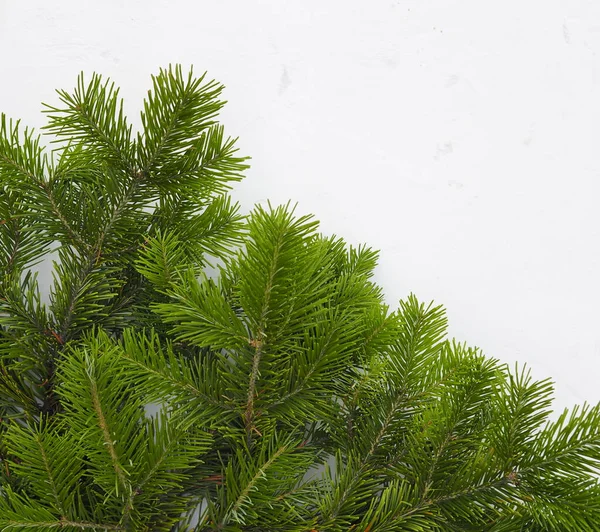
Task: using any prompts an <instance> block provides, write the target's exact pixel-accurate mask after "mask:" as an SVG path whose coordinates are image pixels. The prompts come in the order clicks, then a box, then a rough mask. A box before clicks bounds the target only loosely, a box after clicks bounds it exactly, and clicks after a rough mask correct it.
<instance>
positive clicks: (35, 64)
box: [0, 0, 600, 407]
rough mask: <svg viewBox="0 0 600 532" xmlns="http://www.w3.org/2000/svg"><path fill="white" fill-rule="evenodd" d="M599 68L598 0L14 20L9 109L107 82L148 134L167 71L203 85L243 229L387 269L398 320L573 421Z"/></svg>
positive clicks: (19, 15)
mask: <svg viewBox="0 0 600 532" xmlns="http://www.w3.org/2000/svg"><path fill="white" fill-rule="evenodd" d="M599 52H600V3H599V2H598V1H597V0H585V1H584V0H563V1H558V0H531V1H529V2H523V1H518V0H506V1H505V2H487V1H482V0H462V1H461V2H447V1H444V0H429V1H427V2H423V1H422V0H421V1H417V0H415V1H398V2H392V1H383V0H370V1H368V2H365V1H362V0H344V1H341V0H337V1H325V0H301V1H300V0H287V1H281V0H272V1H248V0H237V1H219V2H214V1H210V2H209V1H191V0H189V1H186V2H183V1H169V2H167V1H158V0H144V1H129V2H124V1H121V2H117V1H114V0H111V1H107V0H105V1H103V2H91V1H82V0H62V1H60V2H58V1H54V2H52V1H48V0H45V1H40V0H28V1H27V2H17V1H11V0H0V54H1V60H0V110H2V111H4V112H6V113H7V114H9V115H11V116H13V117H20V118H22V119H23V120H24V122H25V123H28V124H31V125H35V126H39V125H41V124H43V117H42V115H41V114H40V113H39V112H38V111H39V109H40V106H39V102H40V101H46V102H53V101H55V96H54V93H53V91H54V89H55V88H58V87H62V88H70V87H72V86H73V84H74V81H75V78H76V76H77V74H78V72H79V71H81V70H84V71H86V72H91V71H93V70H96V71H98V72H101V73H104V74H106V75H108V76H110V77H111V78H113V79H114V80H115V81H116V82H117V84H119V85H120V86H121V87H122V94H123V95H124V96H125V98H126V103H127V109H128V112H129V114H130V115H132V116H137V112H138V109H139V108H140V104H141V99H142V97H143V95H144V93H145V90H146V89H147V88H148V87H149V75H150V74H151V73H154V72H156V71H157V69H158V67H160V66H165V65H167V64H168V63H170V62H181V63H183V64H184V65H185V66H188V65H190V64H194V65H195V67H196V70H197V71H198V72H201V71H203V70H207V71H208V72H209V74H210V76H211V77H214V78H216V79H218V80H220V81H222V82H224V83H225V84H226V86H227V91H226V97H227V99H228V100H229V101H230V103H229V104H228V106H227V107H226V110H225V112H224V113H223V121H224V123H225V124H226V126H227V127H228V131H229V133H230V134H233V135H236V136H237V135H239V136H240V144H239V145H240V147H241V149H242V151H243V152H244V153H245V154H248V155H251V156H252V157H253V160H252V169H251V170H250V171H249V172H248V174H247V175H248V177H247V180H246V181H245V182H244V183H243V184H242V185H241V186H239V188H238V189H237V191H236V193H235V197H236V198H237V199H239V200H240V201H241V202H242V204H243V206H244V209H245V210H248V209H249V208H250V207H251V205H252V204H253V203H254V202H257V201H265V200H266V199H267V198H270V199H271V200H272V201H273V202H276V203H278V202H284V201H287V200H288V199H292V200H293V201H298V203H299V206H298V209H299V212H314V213H315V214H316V215H317V217H318V218H319V219H320V220H321V221H322V228H323V230H324V231H326V232H328V233H333V232H334V233H336V234H338V235H341V236H344V237H346V238H347V239H348V240H349V241H350V242H352V243H359V242H367V243H369V244H371V245H373V246H374V247H376V248H379V249H381V262H380V267H379V269H378V280H379V281H380V282H381V284H382V285H383V286H384V288H385V291H386V293H387V295H388V299H389V301H390V303H392V304H395V302H396V301H397V300H398V299H399V298H401V297H404V296H406V295H407V294H408V293H409V292H410V291H413V292H415V293H416V294H417V295H418V296H419V297H420V298H421V299H424V300H429V299H435V300H436V301H438V302H440V303H443V304H444V305H446V306H447V308H448V311H449V317H450V320H451V333H452V334H453V335H455V336H457V338H458V339H460V340H467V341H468V342H469V343H471V344H474V345H477V346H479V347H481V348H482V349H483V350H484V351H485V352H486V353H487V354H489V355H492V356H495V357H498V358H500V359H502V360H505V361H508V362H512V361H515V360H519V361H523V362H528V363H529V364H530V365H531V366H532V368H533V372H534V375H535V376H537V377H545V376H550V377H552V378H554V379H555V380H556V381H557V395H558V401H557V407H563V406H567V405H571V404H572V403H574V402H582V401H584V400H588V401H591V402H596V401H598V400H600V386H598V385H597V381H598V378H599V377H600V305H599V302H598V301H599V299H600V275H599V268H598V266H599V259H600V238H599V236H600V211H599V210H598V209H597V203H598V199H599V196H600V183H599V178H600V151H599V150H598V148H599V147H600V135H599V124H600V85H599V83H600V78H599V76H600V73H599V68H600V63H599V58H598V53H599ZM136 122H137V121H136Z"/></svg>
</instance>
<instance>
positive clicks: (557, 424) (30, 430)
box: [0, 67, 600, 532]
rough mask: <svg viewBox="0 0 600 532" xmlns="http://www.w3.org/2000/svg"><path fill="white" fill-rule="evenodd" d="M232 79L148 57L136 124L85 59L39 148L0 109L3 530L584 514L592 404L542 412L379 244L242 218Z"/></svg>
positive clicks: (548, 518)
mask: <svg viewBox="0 0 600 532" xmlns="http://www.w3.org/2000/svg"><path fill="white" fill-rule="evenodd" d="M221 92H222V86H221V85H219V84H218V83H215V82H213V81H207V79H206V78H205V76H201V77H199V78H196V77H194V75H193V74H192V73H191V72H190V74H189V75H185V76H184V75H183V73H182V70H181V68H180V67H173V68H168V69H165V70H161V71H160V72H159V74H158V75H156V76H155V77H153V80H152V89H151V90H150V91H149V93H148V96H147V98H146V100H145V102H144V106H143V111H142V131H141V132H140V133H136V134H134V133H133V131H132V128H131V126H130V125H128V122H127V119H126V117H125V115H124V112H123V106H122V102H121V100H120V98H119V95H118V91H117V89H116V88H115V87H114V85H113V84H112V83H110V82H108V81H104V80H103V79H102V78H101V77H100V76H97V75H94V76H92V78H91V79H90V80H89V81H86V80H85V79H84V77H83V75H82V76H80V78H79V79H78V82H77V86H76V88H75V90H74V91H73V92H67V91H59V93H58V95H59V100H60V103H59V104H57V105H56V106H47V107H46V113H47V115H48V126H47V128H46V132H47V133H48V134H50V135H53V136H54V141H55V144H54V145H52V144H50V146H55V147H54V148H53V149H48V148H46V147H45V146H46V145H48V144H49V143H48V142H47V141H44V142H42V141H41V140H40V139H39V138H38V137H37V136H36V135H35V134H34V133H33V132H32V131H31V130H29V129H23V128H22V127H21V126H20V124H19V123H18V122H14V121H11V120H9V119H8V118H6V117H5V116H4V115H2V118H1V124H0V268H1V276H0V417H1V423H0V530H38V531H52V530H58V529H60V530H73V531H75V530H81V529H88V530H97V531H103V530H107V531H108V530H118V531H143V530H147V531H160V530H164V531H184V530H185V531H188V530H189V531H191V530H196V531H198V532H200V531H211V530H221V531H231V532H236V531H239V532H241V531H256V532H258V531H282V532H283V531H286V532H287V531H289V532H293V531H297V532H315V531H318V532H325V531H331V532H345V531H348V532H350V531H353V532H375V531H378V532H391V531H422V532H425V531H452V530H456V531H458V530H463V531H464V530H471V531H490V532H513V531H515V532H516V531H521V530H522V531H540V532H541V531H554V530H556V531H593V530H597V529H598V527H599V523H600V487H599V485H598V481H597V473H598V469H599V466H600V407H599V406H590V405H583V406H581V407H575V408H573V409H572V410H571V411H566V412H565V413H563V414H562V415H560V416H558V418H557V419H554V420H552V419H551V417H550V413H551V401H552V385H551V383H550V382H549V381H546V380H544V381H535V380H534V379H532V377H531V376H530V374H529V373H528V371H527V370H525V369H518V368H517V369H515V370H512V371H509V369H508V368H507V367H506V366H505V365H504V364H501V363H500V362H499V361H497V360H494V359H491V358H488V357H485V356H484V355H482V354H481V353H480V352H479V351H478V350H477V349H473V348H470V347H468V346H467V345H464V344H461V343H457V342H455V341H451V340H449V339H448V338H447V337H446V316H445V313H444V310H443V309H442V308H441V307H439V306H434V305H433V304H423V303H421V302H419V301H418V300H417V299H416V298H415V297H414V296H412V295H411V296H409V297H408V298H407V299H406V300H404V301H401V302H400V305H399V307H398V309H390V308H388V307H387V306H386V305H385V304H384V301H383V295H382V292H381V289H380V288H379V287H378V286H377V285H376V284H375V283H374V282H373V280H372V275H373V270H374V268H375V266H376V262H377V253H376V252H374V251H373V250H371V249H370V248H368V247H364V246H361V247H358V248H355V247H352V246H348V245H346V243H345V242H344V241H343V240H342V239H340V238H335V237H327V236H324V235H322V234H320V233H319V231H318V224H317V222H316V221H315V220H314V219H313V218H312V217H311V216H297V215H296V214H295V213H294V210H293V209H292V208H290V206H289V205H286V206H280V207H272V206H271V205H267V206H263V207H256V208H255V209H254V210H253V211H252V213H251V214H250V215H249V216H248V217H245V218H244V217H242V216H240V215H239V214H238V207H237V205H235V204H234V203H233V202H232V201H231V200H230V199H229V197H228V196H227V191H228V189H229V188H230V187H231V185H232V184H233V183H234V182H235V181H238V180H239V179H240V178H241V176H242V173H243V171H244V169H245V168H246V160H245V158H243V157H240V156H239V155H238V154H237V150H236V147H235V141H234V140H233V139H230V138H228V137H226V136H225V134H224V131H223V128H222V126H220V125H219V124H218V122H217V121H216V118H217V114H218V112H219V110H220V109H221V107H222V105H223V102H222V101H221V100H220V96H221ZM214 257H217V258H218V259H219V261H218V263H219V265H220V266H219V268H218V275H216V276H215V275H213V276H209V275H207V273H206V266H207V265H208V264H209V261H210V260H211V259H212V258H214ZM49 258H52V259H53V263H52V268H53V283H52V286H51V287H50V290H49V294H44V293H42V292H43V291H42V290H41V289H40V287H39V285H38V281H37V276H36V273H35V272H36V268H39V267H40V266H39V264H40V261H45V262H41V264H42V265H43V266H42V267H46V266H44V265H48V260H49ZM36 265H38V266H36ZM46 296H47V297H46Z"/></svg>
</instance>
